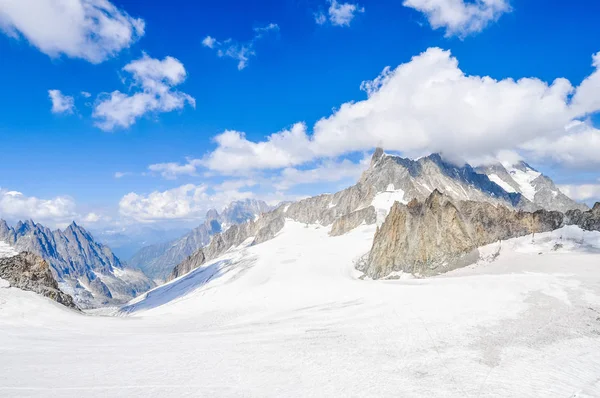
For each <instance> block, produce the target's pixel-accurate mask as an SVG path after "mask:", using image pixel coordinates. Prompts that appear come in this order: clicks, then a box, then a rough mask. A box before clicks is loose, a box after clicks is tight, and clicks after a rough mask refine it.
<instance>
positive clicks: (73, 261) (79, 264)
mask: <svg viewBox="0 0 600 398" xmlns="http://www.w3.org/2000/svg"><path fill="white" fill-rule="evenodd" d="M0 240H1V241H4V242H6V243H7V244H8V245H10V246H12V247H13V248H14V249H16V250H17V251H27V252H31V253H35V254H37V255H39V256H41V257H42V258H43V259H44V260H46V261H47V262H48V263H49V265H50V271H51V272H52V275H53V276H54V278H55V279H56V281H57V282H58V285H59V287H60V288H61V290H63V291H64V292H65V293H68V294H70V295H71V296H73V298H74V299H75V302H76V303H77V304H78V305H79V306H80V307H81V308H89V307H96V306H100V305H113V304H114V305H117V304H121V303H124V302H126V301H129V300H130V299H132V298H133V297H135V296H137V295H138V294H140V293H143V292H145V291H147V290H149V289H151V288H152V287H154V284H153V283H152V281H150V280H149V279H148V278H146V277H145V276H144V275H143V274H142V273H141V272H140V271H137V270H133V269H129V268H126V267H124V266H123V264H122V263H121V261H120V260H119V259H118V258H117V257H116V256H115V255H114V254H113V253H112V251H111V250H110V248H109V247H108V246H104V245H102V244H100V243H98V242H96V241H95V240H94V238H93V237H92V236H91V235H90V234H89V233H88V232H87V231H86V230H85V229H84V228H82V227H80V226H79V225H77V224H76V223H75V222H73V223H72V224H71V225H69V226H68V227H67V228H66V229H64V230H55V231H52V230H50V229H49V228H46V227H44V226H43V225H41V224H36V223H35V222H33V221H32V220H29V221H26V222H19V223H17V224H16V226H15V227H14V228H11V227H9V226H8V224H7V223H6V222H5V221H4V220H0Z"/></svg>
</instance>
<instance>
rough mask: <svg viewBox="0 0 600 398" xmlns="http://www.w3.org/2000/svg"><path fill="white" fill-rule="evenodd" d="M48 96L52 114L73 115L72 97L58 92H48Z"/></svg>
mask: <svg viewBox="0 0 600 398" xmlns="http://www.w3.org/2000/svg"><path fill="white" fill-rule="evenodd" d="M48 96H49V97H50V101H52V109H51V110H52V113H56V114H58V113H73V110H74V109H75V100H74V99H73V97H70V96H68V95H64V94H63V93H61V91H60V90H48Z"/></svg>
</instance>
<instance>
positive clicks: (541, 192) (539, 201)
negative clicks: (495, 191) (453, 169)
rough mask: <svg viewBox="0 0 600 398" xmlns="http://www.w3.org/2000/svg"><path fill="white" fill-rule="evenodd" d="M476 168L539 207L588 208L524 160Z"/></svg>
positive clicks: (563, 209)
mask: <svg viewBox="0 0 600 398" xmlns="http://www.w3.org/2000/svg"><path fill="white" fill-rule="evenodd" d="M476 170H477V171H478V172H480V173H482V174H485V175H487V176H488V177H489V178H490V180H492V181H493V182H495V183H497V184H498V185H500V186H501V187H502V188H503V189H504V190H506V191H507V192H511V193H519V194H521V195H523V196H525V197H526V198H527V199H528V200H529V201H531V202H532V203H533V204H534V205H536V206H538V207H539V208H542V209H546V210H557V211H560V212H563V213H564V212H566V211H568V210H582V211H586V210H588V207H587V206H586V205H585V204H583V203H577V202H576V201H574V200H573V199H571V198H569V197H568V196H567V195H565V194H564V193H562V192H561V191H560V189H559V188H558V187H557V186H556V185H555V184H554V182H553V181H552V180H551V179H550V178H549V177H547V176H545V175H543V174H542V173H540V172H539V171H537V170H536V169H534V168H533V167H531V166H530V165H528V164H527V163H525V162H523V161H520V162H518V163H516V164H513V165H506V166H505V165H502V164H500V163H496V164H492V165H488V166H482V167H478V168H477V169H476Z"/></svg>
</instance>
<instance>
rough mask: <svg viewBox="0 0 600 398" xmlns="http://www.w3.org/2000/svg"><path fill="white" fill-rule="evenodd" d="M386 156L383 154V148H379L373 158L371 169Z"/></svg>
mask: <svg viewBox="0 0 600 398" xmlns="http://www.w3.org/2000/svg"><path fill="white" fill-rule="evenodd" d="M384 156H385V153H384V152H383V148H380V147H377V148H376V149H375V152H373V156H372V157H371V167H373V166H374V165H375V164H376V163H377V162H379V160H381V158H382V157H384Z"/></svg>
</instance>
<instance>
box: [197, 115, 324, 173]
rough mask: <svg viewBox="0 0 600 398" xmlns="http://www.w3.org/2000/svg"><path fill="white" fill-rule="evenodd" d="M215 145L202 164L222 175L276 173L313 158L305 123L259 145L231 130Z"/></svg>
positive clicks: (222, 135) (218, 139)
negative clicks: (250, 172) (256, 171)
mask: <svg viewBox="0 0 600 398" xmlns="http://www.w3.org/2000/svg"><path fill="white" fill-rule="evenodd" d="M215 142H216V143H217V146H218V147H217V149H216V150H215V151H213V152H212V153H210V154H209V155H208V156H206V157H205V158H204V159H203V161H202V163H203V164H204V165H205V166H206V167H208V168H209V169H211V170H217V171H220V172H225V173H233V174H235V173H239V172H240V171H241V172H246V171H247V170H252V169H279V168H282V167H287V166H293V165H297V164H302V163H304V162H307V161H309V160H311V159H312V158H313V157H314V155H315V154H314V152H313V150H312V148H311V146H312V143H311V141H310V139H309V137H308V136H307V132H306V125H305V124H304V123H296V124H295V125H293V126H292V127H291V128H290V129H286V130H283V131H280V132H278V133H275V134H272V135H271V136H269V137H267V140H266V141H262V142H252V141H249V140H247V139H246V137H245V135H244V133H240V132H238V131H231V130H228V131H225V132H224V133H222V134H220V135H218V136H216V137H215Z"/></svg>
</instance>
